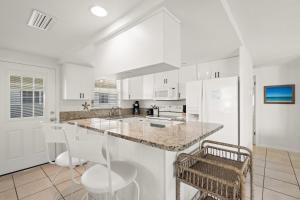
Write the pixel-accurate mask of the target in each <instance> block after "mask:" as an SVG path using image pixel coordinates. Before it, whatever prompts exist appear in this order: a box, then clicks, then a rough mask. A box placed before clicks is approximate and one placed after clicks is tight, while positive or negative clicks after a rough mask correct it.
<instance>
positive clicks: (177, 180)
mask: <svg viewBox="0 0 300 200" xmlns="http://www.w3.org/2000/svg"><path fill="white" fill-rule="evenodd" d="M176 200H180V180H179V179H178V178H176Z"/></svg>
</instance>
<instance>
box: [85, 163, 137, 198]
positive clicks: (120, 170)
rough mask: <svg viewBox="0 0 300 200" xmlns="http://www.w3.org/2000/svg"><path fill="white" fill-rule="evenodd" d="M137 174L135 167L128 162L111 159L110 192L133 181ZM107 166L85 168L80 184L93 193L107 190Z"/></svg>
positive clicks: (98, 165)
mask: <svg viewBox="0 0 300 200" xmlns="http://www.w3.org/2000/svg"><path fill="white" fill-rule="evenodd" d="M136 176H137V169H136V168H135V167H133V166H132V165H130V164H129V163H128V162H122V161H112V162H111V183H112V192H115V191H118V190H120V189H122V188H124V187H126V186H127V185H129V184H130V183H132V182H134V180H135V178H136ZM107 179H108V173H107V167H106V166H104V165H100V164H97V165H94V166H92V167H91V168H89V169H88V170H86V171H85V172H84V173H83V175H82V177H81V184H82V185H83V186H84V187H85V188H86V190H87V191H89V192H91V193H94V194H102V193H107V192H109V185H108V182H107Z"/></svg>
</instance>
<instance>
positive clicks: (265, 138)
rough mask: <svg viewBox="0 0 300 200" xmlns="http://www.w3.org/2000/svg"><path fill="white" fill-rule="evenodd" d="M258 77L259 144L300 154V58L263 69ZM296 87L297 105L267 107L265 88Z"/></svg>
mask: <svg viewBox="0 0 300 200" xmlns="http://www.w3.org/2000/svg"><path fill="white" fill-rule="evenodd" d="M254 74H255V75H256V113H257V114H256V132H257V135H256V143H257V145H261V146H268V147H273V148H279V149H285V150H291V151H297V152H300V102H299V100H300V59H298V60H294V61H291V62H290V63H287V64H281V65H271V66H263V67H261V68H256V69H255V70H254ZM282 84H296V104H294V105H288V104H264V94H263V90H264V88H263V87H264V86H267V85H282Z"/></svg>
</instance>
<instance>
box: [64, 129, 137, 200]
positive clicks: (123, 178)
mask: <svg viewBox="0 0 300 200" xmlns="http://www.w3.org/2000/svg"><path fill="white" fill-rule="evenodd" d="M65 133H66V138H67V148H68V149H69V151H70V154H69V159H71V156H74V157H78V158H82V159H84V160H86V161H88V162H92V163H95V165H93V166H91V167H90V168H89V169H87V170H86V171H85V172H84V173H83V174H82V176H81V184H82V185H83V186H84V188H85V189H86V190H87V191H88V192H87V194H86V195H85V196H84V197H83V198H87V199H88V197H89V193H91V194H94V195H106V197H109V199H112V198H114V199H118V196H117V192H118V191H119V190H121V189H123V188H125V187H126V186H128V185H129V184H131V183H134V184H135V186H136V188H137V199H138V200H139V198H140V188H139V184H138V183H137V182H136V180H135V179H136V176H137V169H136V168H135V167H134V166H133V165H131V164H130V163H128V162H125V161H110V155H109V148H108V141H107V133H106V132H105V133H103V134H100V133H89V134H80V135H79V134H78V135H76V136H75V137H73V135H72V133H71V132H68V131H66V132H65ZM103 145H104V148H105V149H106V151H105V152H106V153H105V154H106V155H105V157H104V155H103V152H102V147H103Z"/></svg>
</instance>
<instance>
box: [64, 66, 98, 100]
mask: <svg viewBox="0 0 300 200" xmlns="http://www.w3.org/2000/svg"><path fill="white" fill-rule="evenodd" d="M93 84H94V78H93V68H90V67H84V66H79V65H73V64H65V65H63V67H62V85H63V87H62V91H63V95H62V96H63V99H70V100H87V99H91V97H92V91H93V86H94V85H93Z"/></svg>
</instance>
